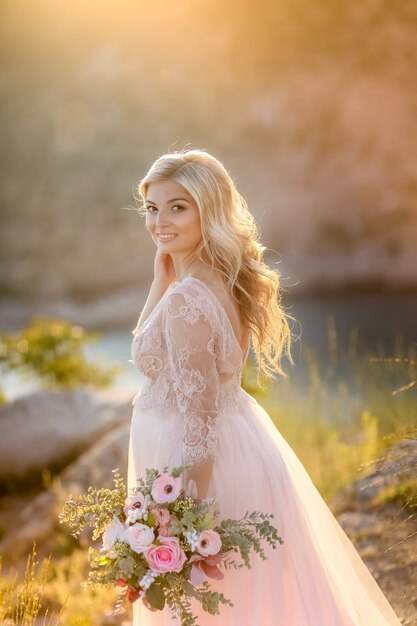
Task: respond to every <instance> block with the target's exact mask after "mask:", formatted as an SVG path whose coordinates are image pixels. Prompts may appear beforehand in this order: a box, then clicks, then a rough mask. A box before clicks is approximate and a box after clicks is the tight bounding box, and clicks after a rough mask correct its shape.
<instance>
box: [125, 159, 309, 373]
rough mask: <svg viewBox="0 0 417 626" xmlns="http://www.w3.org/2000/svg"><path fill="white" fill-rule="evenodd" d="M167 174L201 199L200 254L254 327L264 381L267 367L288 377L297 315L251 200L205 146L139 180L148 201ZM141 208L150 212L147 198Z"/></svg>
mask: <svg viewBox="0 0 417 626" xmlns="http://www.w3.org/2000/svg"><path fill="white" fill-rule="evenodd" d="M167 179H172V180H175V181H176V182H177V183H179V184H181V185H182V186H183V187H184V188H185V189H186V190H187V191H188V193H189V194H190V195H191V196H192V197H193V198H194V200H195V202H196V204H197V207H198V210H199V214H200V221H201V231H202V241H201V245H200V246H199V247H198V248H197V249H196V250H195V258H197V259H198V260H199V261H201V262H202V263H204V264H205V265H207V266H208V267H210V268H211V269H216V270H218V271H220V272H221V273H222V274H223V276H224V277H225V278H226V287H227V289H228V290H229V292H230V293H231V295H232V296H233V297H234V298H235V300H236V301H237V303H238V305H239V311H240V317H241V323H242V324H244V325H245V326H247V327H249V328H250V330H251V344H252V348H253V351H254V354H255V358H256V362H257V366H258V367H257V370H258V382H259V374H260V373H261V372H262V373H263V375H264V376H265V377H266V379H267V380H268V379H271V378H275V376H274V373H278V374H280V375H282V376H284V377H287V374H286V373H285V372H284V370H283V369H282V366H281V360H282V356H283V355H284V354H286V356H287V357H288V359H289V361H290V363H291V364H292V365H294V361H293V359H292V355H291V340H292V334H291V329H290V326H289V320H290V319H291V320H294V321H297V320H295V318H293V317H292V316H291V315H288V313H286V311H285V309H284V307H283V306H282V304H281V286H280V273H279V272H278V271H277V270H274V269H271V268H270V267H269V266H268V265H267V264H266V263H265V262H264V261H263V255H264V252H265V250H266V247H265V246H263V245H262V244H261V242H260V240H259V232H258V228H257V225H256V222H255V219H254V217H253V215H252V214H251V213H250V211H249V209H248V206H247V203H246V200H245V199H244V198H243V196H242V195H241V194H240V193H239V192H238V190H237V188H236V186H235V183H234V181H233V180H232V178H231V176H230V175H229V174H228V172H227V171H226V169H225V167H224V166H223V165H222V163H220V161H219V160H218V159H216V158H215V157H213V156H212V155H210V154H209V153H208V152H206V151H205V150H197V149H192V150H183V151H177V152H168V153H166V154H163V155H162V156H160V157H159V158H158V159H157V160H156V161H155V162H154V163H153V165H152V166H151V168H150V169H149V171H148V173H147V174H146V176H145V177H144V178H143V179H142V180H141V181H140V182H139V184H138V188H137V189H138V192H139V195H140V197H141V198H142V200H143V202H144V201H145V200H146V196H147V191H148V186H149V185H150V184H151V183H153V182H157V181H163V180H167ZM138 212H139V213H140V214H141V215H146V207H145V205H144V204H143V205H142V206H140V207H139V209H138ZM204 253H206V255H207V257H208V259H209V262H210V264H208V263H207V262H206V260H205V258H204V257H205V255H204ZM207 257H206V258H207Z"/></svg>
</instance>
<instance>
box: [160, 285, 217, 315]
mask: <svg viewBox="0 0 417 626" xmlns="http://www.w3.org/2000/svg"><path fill="white" fill-rule="evenodd" d="M168 289H169V293H168V294H167V295H166V298H165V300H164V309H165V313H166V314H168V315H169V316H170V317H183V318H184V319H185V321H188V322H189V323H191V324H194V323H196V322H197V321H198V320H199V319H200V318H201V317H202V316H203V317H204V318H206V320H207V321H208V322H210V324H212V325H216V322H218V321H219V314H218V308H217V307H216V302H215V296H214V294H213V296H212V295H210V292H209V291H208V290H209V287H208V286H207V285H206V284H205V283H204V281H202V280H200V279H199V278H196V277H195V276H187V277H185V278H183V279H182V280H180V281H176V282H174V283H171V285H170V286H169V288H168Z"/></svg>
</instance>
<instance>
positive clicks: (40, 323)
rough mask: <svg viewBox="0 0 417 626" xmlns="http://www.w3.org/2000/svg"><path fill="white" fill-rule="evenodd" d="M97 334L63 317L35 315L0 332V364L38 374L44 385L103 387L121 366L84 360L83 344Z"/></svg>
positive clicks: (32, 375)
mask: <svg viewBox="0 0 417 626" xmlns="http://www.w3.org/2000/svg"><path fill="white" fill-rule="evenodd" d="M99 338H100V333H98V332H87V331H86V330H85V329H84V328H82V327H81V326H78V325H74V324H71V323H69V322H67V321H64V320H58V319H42V318H36V319H34V320H33V321H32V322H31V323H30V324H29V325H28V326H26V327H25V328H23V329H22V330H21V331H20V332H19V333H17V334H16V335H9V334H6V333H0V367H1V368H2V369H3V370H4V371H18V372H19V373H21V374H22V375H23V376H26V377H30V378H32V377H36V378H38V379H39V381H40V383H41V386H42V387H43V388H44V389H73V388H75V387H79V386H80V385H89V386H92V387H95V388H106V387H109V386H110V385H111V384H112V383H113V381H114V378H115V376H116V375H117V374H118V373H119V372H120V371H121V370H122V366H121V364H119V363H112V364H110V365H108V364H102V365H100V364H96V363H88V362H87V361H86V359H85V356H84V353H83V345H84V344H85V343H87V342H92V341H97V339H99ZM2 399H3V400H4V396H3V395H2Z"/></svg>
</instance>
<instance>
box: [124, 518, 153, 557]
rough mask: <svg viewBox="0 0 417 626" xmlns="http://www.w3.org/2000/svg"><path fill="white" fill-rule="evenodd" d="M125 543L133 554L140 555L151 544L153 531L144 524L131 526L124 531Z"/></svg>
mask: <svg viewBox="0 0 417 626" xmlns="http://www.w3.org/2000/svg"><path fill="white" fill-rule="evenodd" d="M124 537H125V541H127V543H128V544H129V545H130V547H131V548H132V550H133V551H134V552H137V553H138V554H140V553H141V552H143V551H144V550H146V548H147V547H148V546H149V545H150V544H151V543H152V542H153V540H154V539H155V535H154V532H153V529H152V528H150V527H149V526H146V524H139V523H136V524H133V526H129V528H127V529H126V530H125V531H124Z"/></svg>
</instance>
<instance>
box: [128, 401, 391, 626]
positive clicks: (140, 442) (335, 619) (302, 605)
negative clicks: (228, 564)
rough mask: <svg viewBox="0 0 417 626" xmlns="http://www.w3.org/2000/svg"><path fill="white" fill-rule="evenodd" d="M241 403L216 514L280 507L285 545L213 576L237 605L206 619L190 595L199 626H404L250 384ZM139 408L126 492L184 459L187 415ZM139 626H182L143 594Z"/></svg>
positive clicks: (225, 448) (231, 424) (220, 457)
mask: <svg viewBox="0 0 417 626" xmlns="http://www.w3.org/2000/svg"><path fill="white" fill-rule="evenodd" d="M240 393H241V396H242V397H241V402H240V405H241V408H240V410H239V412H238V414H236V412H233V413H232V412H231V413H230V415H222V418H221V423H220V427H219V437H218V445H217V453H216V460H215V464H214V469H213V475H212V481H211V484H210V488H209V494H208V495H209V496H215V497H216V509H217V510H218V511H219V516H218V518H217V519H218V520H221V519H223V518H229V517H231V518H236V519H237V518H241V517H243V516H244V514H245V513H246V511H250V512H251V511H262V512H265V513H273V515H274V519H273V520H272V522H273V524H274V526H276V527H277V529H278V534H279V535H280V537H282V539H283V541H284V543H283V545H279V544H278V545H277V547H276V549H275V550H272V548H271V547H270V546H268V545H267V544H266V543H265V544H264V545H265V552H266V555H267V557H268V558H267V560H262V559H261V558H260V557H259V556H258V555H257V554H253V557H252V567H251V569H246V568H242V569H239V570H233V569H228V570H227V571H226V572H225V577H224V579H223V580H221V581H217V580H212V579H209V582H210V585H211V587H212V588H213V590H217V591H220V592H222V593H223V594H224V595H225V596H226V597H227V598H229V599H230V600H231V601H232V602H233V605H234V606H233V607H229V606H227V605H221V606H220V615H215V616H212V615H209V614H208V613H206V612H205V611H203V610H202V609H201V608H200V605H199V604H197V603H195V602H194V601H192V607H193V611H194V613H195V614H196V615H197V617H198V619H197V622H198V624H199V626H220V625H221V626H258V625H259V626H401V622H400V620H399V619H398V617H397V616H396V614H395V612H394V610H393V609H392V607H391V606H390V604H389V602H388V600H387V599H386V597H385V596H384V594H383V593H382V591H381V589H380V587H379V586H378V584H377V582H376V581H375V579H374V578H373V576H372V574H371V573H370V571H369V570H368V568H367V567H366V565H365V563H364V562H363V561H362V559H361V558H360V556H359V554H358V552H357V551H356V549H355V547H354V545H353V544H352V542H351V541H350V539H349V538H348V536H347V535H346V533H345V532H344V531H343V529H342V528H341V526H340V525H339V523H338V522H337V520H336V518H335V517H334V516H333V514H332V512H331V511H330V509H329V508H328V506H327V504H326V503H325V501H324V500H323V498H322V497H321V495H320V493H319V492H318V490H317V489H316V487H315V485H314V484H313V482H312V481H311V479H310V477H309V475H308V473H307V472H306V470H305V468H304V466H303V465H302V463H301V462H300V460H299V459H298V457H297V456H296V454H295V453H294V451H293V450H292V449H291V447H290V446H289V445H288V444H287V442H286V441H285V440H284V438H283V437H282V435H281V434H280V433H279V431H278V430H277V428H276V427H275V425H274V424H273V423H272V421H271V419H270V417H269V416H268V414H267V413H266V411H265V410H264V409H263V408H262V407H261V406H260V405H259V404H258V402H257V401H256V400H255V399H254V398H252V397H251V396H250V395H249V394H247V393H246V392H245V391H244V390H243V389H240ZM162 413H163V414H161V411H158V410H157V409H145V410H144V409H142V408H136V407H135V408H134V410H133V417H132V425H131V437H130V445H129V470H128V484H129V489H130V488H131V487H133V486H135V481H136V478H137V477H138V476H141V475H143V474H144V470H145V468H147V467H155V468H158V469H160V470H162V468H163V466H164V465H168V466H169V467H173V466H175V465H180V464H181V450H182V416H181V415H180V414H179V413H178V411H175V410H168V411H163V412H162ZM133 626H179V622H178V621H177V620H176V619H173V618H172V617H171V615H170V612H169V610H168V609H164V611H158V612H152V611H149V610H148V609H147V608H146V607H144V606H143V604H142V602H141V601H140V600H139V601H137V602H135V603H134V605H133Z"/></svg>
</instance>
